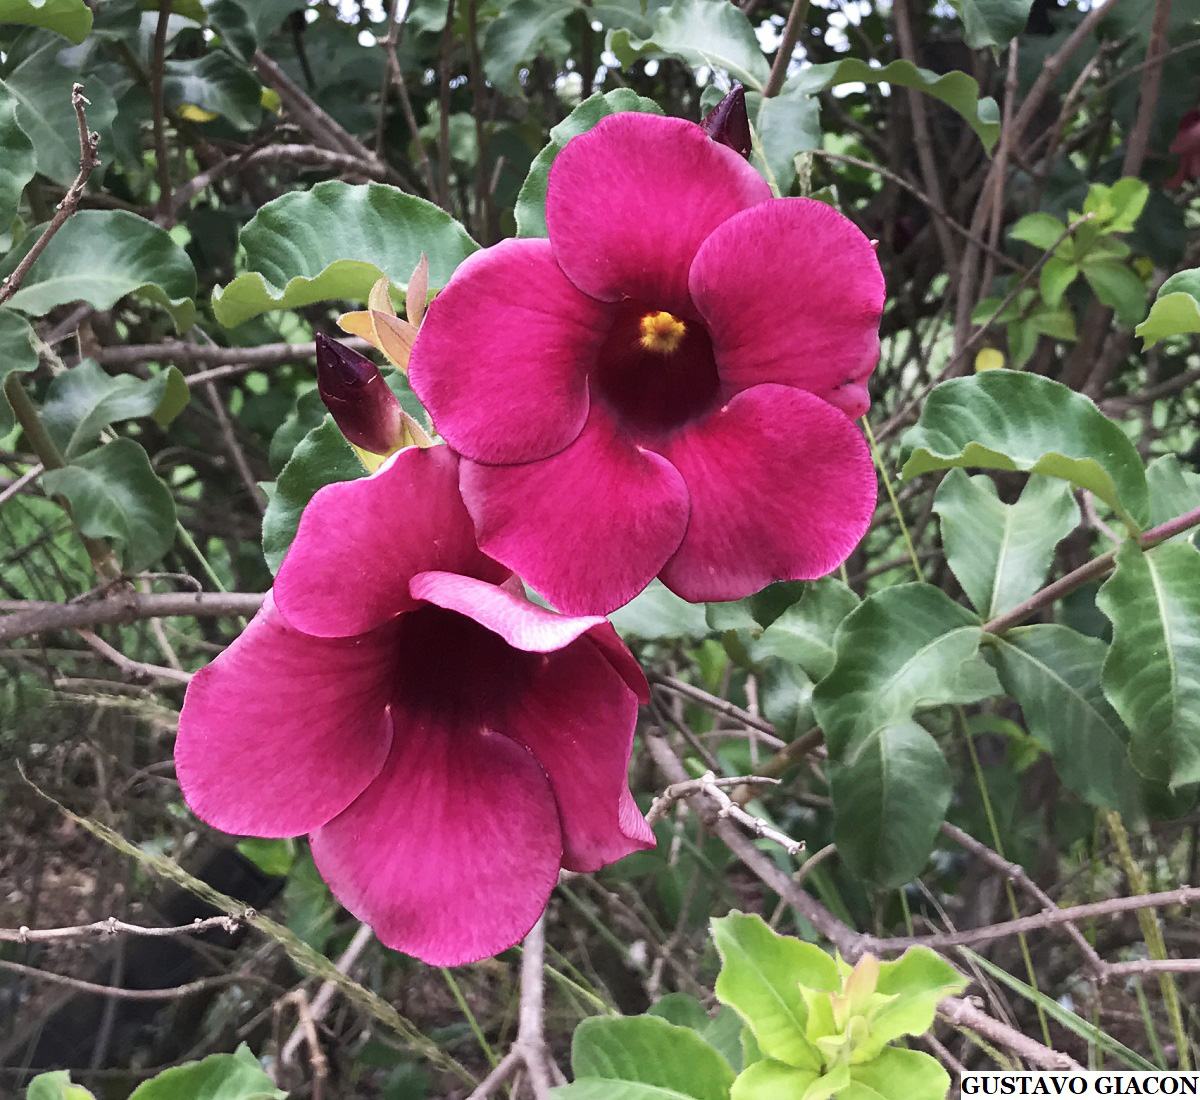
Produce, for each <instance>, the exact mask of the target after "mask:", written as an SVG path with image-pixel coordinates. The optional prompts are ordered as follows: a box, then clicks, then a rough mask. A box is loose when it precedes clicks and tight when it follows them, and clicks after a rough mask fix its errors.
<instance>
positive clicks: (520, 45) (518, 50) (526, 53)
mask: <svg viewBox="0 0 1200 1100" xmlns="http://www.w3.org/2000/svg"><path fill="white" fill-rule="evenodd" d="M575 10H576V5H575V4H573V3H564V2H563V0H511V2H510V3H508V4H506V5H505V6H504V7H503V8H502V9H501V11H500V14H499V15H497V16H496V17H495V18H493V19H492V20H490V21H489V23H488V25H487V30H486V31H485V32H484V35H483V49H482V51H481V52H482V54H483V71H484V75H485V76H486V77H487V78H488V80H490V81H491V82H492V83H493V84H495V85H496V87H498V88H501V89H503V90H504V91H506V92H509V93H511V94H513V95H517V94H519V93H520V91H521V82H520V81H519V80H518V79H517V70H518V69H519V68H520V67H521V66H522V64H524V63H525V62H529V61H532V60H533V59H534V58H535V57H537V56H538V55H539V54H544V55H546V56H549V57H555V58H565V57H566V56H567V54H568V53H569V52H570V49H571V46H570V42H569V41H568V40H567V36H566V26H565V24H566V21H567V18H568V17H569V16H571V15H572V14H574V12H575ZM588 17H589V18H591V13H589V14H588Z"/></svg>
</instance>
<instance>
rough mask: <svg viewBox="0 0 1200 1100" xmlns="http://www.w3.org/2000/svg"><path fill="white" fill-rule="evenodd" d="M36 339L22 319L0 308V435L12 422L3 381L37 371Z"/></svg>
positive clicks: (16, 314)
mask: <svg viewBox="0 0 1200 1100" xmlns="http://www.w3.org/2000/svg"><path fill="white" fill-rule="evenodd" d="M36 339H37V334H36V333H35V332H34V331H33V326H32V325H30V323H29V322H28V321H26V320H25V318H24V317H22V316H21V315H20V314H19V313H13V311H12V310H10V309H0V436H4V435H7V434H8V433H9V432H10V431H11V430H12V426H13V424H14V423H15V422H16V421H15V420H14V418H13V414H12V409H11V408H10V406H9V404H8V398H7V397H5V396H4V383H5V380H6V379H7V378H8V376H9V375H10V374H18V373H21V374H24V373H26V372H28V371H31V370H36V369H37V365H38V353H37V351H36V350H35V346H34V342H35V341H36Z"/></svg>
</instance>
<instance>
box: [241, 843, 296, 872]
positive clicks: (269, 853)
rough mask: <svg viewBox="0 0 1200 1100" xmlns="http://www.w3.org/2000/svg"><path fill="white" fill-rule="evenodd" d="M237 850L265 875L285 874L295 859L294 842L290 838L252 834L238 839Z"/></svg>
mask: <svg viewBox="0 0 1200 1100" xmlns="http://www.w3.org/2000/svg"><path fill="white" fill-rule="evenodd" d="M237 850H238V851H239V852H240V853H241V854H242V855H244V856H245V857H246V858H247V859H248V860H249V861H250V862H251V863H253V864H254V866H255V867H257V868H258V869H259V870H260V871H262V872H263V873H264V874H267V875H278V876H283V875H286V874H287V873H288V871H290V870H291V867H292V864H293V863H294V862H295V861H296V842H295V841H294V840H292V839H283V840H268V839H267V838H265V837H257V836H252V837H247V838H246V839H245V840H239V841H238V843H237Z"/></svg>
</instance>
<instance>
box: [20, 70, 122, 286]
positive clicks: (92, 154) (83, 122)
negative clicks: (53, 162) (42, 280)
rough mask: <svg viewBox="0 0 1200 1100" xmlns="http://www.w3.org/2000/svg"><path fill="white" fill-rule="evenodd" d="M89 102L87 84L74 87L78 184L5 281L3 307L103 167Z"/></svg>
mask: <svg viewBox="0 0 1200 1100" xmlns="http://www.w3.org/2000/svg"><path fill="white" fill-rule="evenodd" d="M86 103H87V99H85V98H84V95H83V85H82V84H75V85H73V86H72V88H71V106H72V107H74V108H75V118H76V120H77V121H78V123H79V175H78V176H76V177H75V182H74V183H72V184H71V186H70V187H69V188H68V189H67V193H66V194H65V195H63V197H62V202H60V203H59V204H58V207H57V209H56V210H55V212H54V217H53V218H51V219H50V224H49V225H47V226H46V228H45V229H43V230H42V235H41V236H40V237H38V239H37V240H36V241H35V242H34V245H33V247H32V248H31V249H30V250H29V251H28V252H27V253H25V255H24V257H23V258H22V259H21V262H20V263H19V264H17V266H16V267H15V268H14V269H13V273H12V274H11V275H9V276H8V278H7V279H5V280H4V281H3V282H0V305H3V304H4V303H5V302H7V301H8V300H9V298H11V297H12V296H13V295H14V294H16V292H17V291H18V290H20V288H21V283H22V282H23V281H24V279H25V276H26V275H28V274H29V269H30V268H31V267H33V265H34V264H35V263H36V262H37V258H38V257H39V256H40V255H41V254H42V253H43V252H44V251H45V250H46V246H47V245H48V244H49V243H50V241H51V239H52V238H53V237H54V234H55V233H57V232H58V231H59V230H60V229H61V228H62V227H63V223H64V222H65V221H66V220H67V219H68V218H69V217H70V216H71V215H72V214H74V213H75V211H76V210H77V209H78V207H79V200H80V199H81V198H83V189H84V187H86V186H87V181H88V179H89V178H90V177H91V174H92V172H93V170H94V169H95V168H96V167H97V166H98V165H99V164H100V160H99V158H98V157H97V156H96V149H97V147H98V146H99V144H100V135H99V134H97V133H94V132H93V131H90V130H88V128H87V116H86V115H85V114H84V105H85V104H86Z"/></svg>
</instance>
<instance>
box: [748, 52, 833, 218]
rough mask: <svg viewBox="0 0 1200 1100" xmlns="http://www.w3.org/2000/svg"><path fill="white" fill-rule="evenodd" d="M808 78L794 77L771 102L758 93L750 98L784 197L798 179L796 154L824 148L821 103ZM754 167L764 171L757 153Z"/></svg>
mask: <svg viewBox="0 0 1200 1100" xmlns="http://www.w3.org/2000/svg"><path fill="white" fill-rule="evenodd" d="M804 76H805V74H803V73H801V74H800V75H799V76H797V77H793V78H792V79H791V80H789V81H788V82H787V83H785V84H784V86H783V87H782V88H781V89H780V90H779V94H778V95H777V96H772V97H771V98H770V99H766V98H764V97H763V96H761V95H758V94H757V93H752V94H751V95H749V96H747V97H746V105H747V107H748V108H749V110H750V112H751V113H750V117H751V118H752V119H753V120H754V126H755V129H757V130H758V140H759V142H760V144H761V145H762V147H763V152H764V153H766V157H767V166H768V167H769V168H770V174H771V177H773V178H774V180H775V184H776V186H777V187H778V188H779V190H780V193H781V194H784V195H786V194H787V193H788V191H789V190H790V188H791V186H792V181H793V180H794V179H795V178H796V154H797V153H803V152H807V151H808V150H810V149H819V148H820V147H821V105H820V100H819V99H817V97H816V96H815V95H812V94H811V89H810V86H809V83H808V82H807V81H806V80H804V79H803V78H804ZM754 163H755V167H757V168H759V170H760V171H761V170H762V161H761V159H760V158H759V156H758V153H757V152H756V153H755V155H754ZM764 174H765V173H764Z"/></svg>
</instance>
